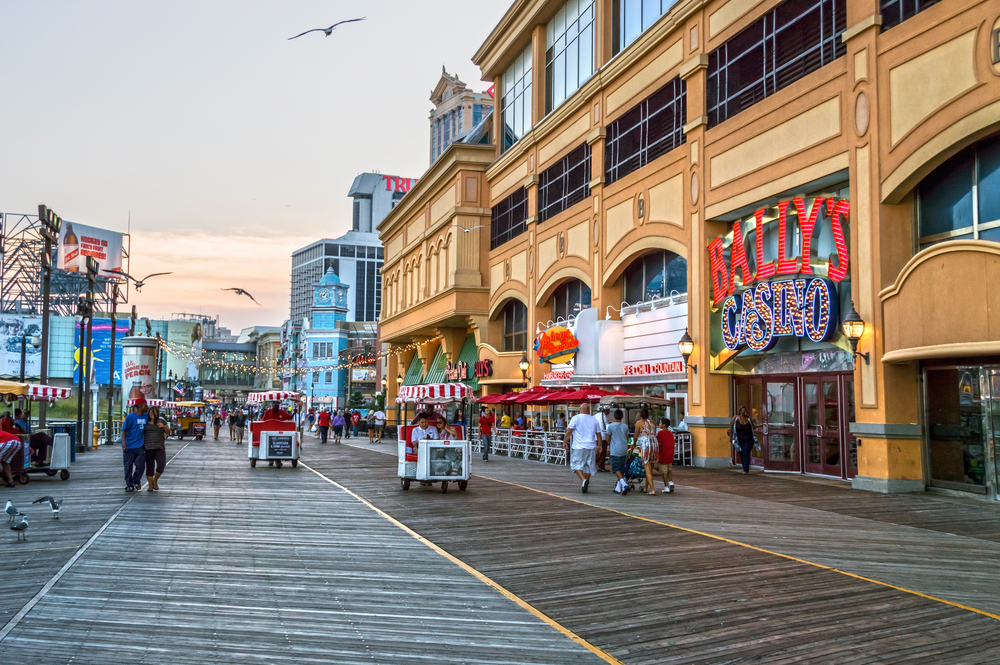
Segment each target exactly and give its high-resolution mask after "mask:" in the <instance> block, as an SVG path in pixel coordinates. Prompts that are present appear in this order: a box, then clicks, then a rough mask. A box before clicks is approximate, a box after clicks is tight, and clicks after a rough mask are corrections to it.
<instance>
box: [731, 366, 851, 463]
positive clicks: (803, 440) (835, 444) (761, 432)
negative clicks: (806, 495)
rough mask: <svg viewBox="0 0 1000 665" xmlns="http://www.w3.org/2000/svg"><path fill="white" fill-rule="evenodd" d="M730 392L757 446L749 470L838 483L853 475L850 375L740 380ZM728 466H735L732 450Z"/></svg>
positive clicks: (746, 377) (788, 376) (843, 373)
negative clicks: (803, 475)
mask: <svg viewBox="0 0 1000 665" xmlns="http://www.w3.org/2000/svg"><path fill="white" fill-rule="evenodd" d="M733 387H734V399H733V403H734V405H735V408H736V411H738V410H739V408H740V407H741V406H745V407H747V411H748V413H749V414H750V418H751V420H752V421H753V423H754V431H755V432H756V433H757V440H758V441H759V442H760V450H759V451H757V450H755V451H754V453H753V459H752V464H753V465H754V466H756V467H760V468H763V469H765V470H767V471H788V472H797V473H810V474H817V475H822V476H832V477H835V478H844V479H849V478H853V477H854V476H855V475H856V474H857V467H858V461H857V460H858V454H857V440H856V439H855V438H854V436H852V435H851V434H850V423H851V422H853V420H854V375H853V373H848V372H842V373H831V374H817V375H810V374H797V375H787V376H741V377H736V378H734V380H733ZM733 461H734V463H737V462H738V461H739V460H738V453H735V451H734V455H733Z"/></svg>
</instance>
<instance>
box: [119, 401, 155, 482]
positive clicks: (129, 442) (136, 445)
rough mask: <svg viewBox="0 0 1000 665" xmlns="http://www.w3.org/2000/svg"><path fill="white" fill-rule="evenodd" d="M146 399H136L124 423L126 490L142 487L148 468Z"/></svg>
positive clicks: (123, 446)
mask: <svg viewBox="0 0 1000 665" xmlns="http://www.w3.org/2000/svg"><path fill="white" fill-rule="evenodd" d="M148 422H149V417H148V416H147V415H146V400H145V399H144V398H142V397H140V398H139V399H137V400H136V401H135V406H134V408H133V409H132V413H130V414H128V415H127V416H125V422H123V423H122V459H123V461H124V463H125V491H126V492H134V491H136V490H137V489H139V488H141V487H142V474H143V472H144V471H145V470H146V450H145V449H144V448H143V444H144V443H145V442H146V431H145V430H146V423H148Z"/></svg>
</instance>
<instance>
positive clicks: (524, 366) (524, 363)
mask: <svg viewBox="0 0 1000 665" xmlns="http://www.w3.org/2000/svg"><path fill="white" fill-rule="evenodd" d="M517 366H518V367H519V368H520V369H521V382H522V383H524V384H525V385H527V384H528V368H529V367H531V363H529V362H528V350H527V349H525V350H524V355H522V356H521V361H520V362H519V363H517Z"/></svg>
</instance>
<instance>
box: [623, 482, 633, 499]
mask: <svg viewBox="0 0 1000 665" xmlns="http://www.w3.org/2000/svg"><path fill="white" fill-rule="evenodd" d="M631 491H632V486H631V485H629V484H628V483H626V484H625V487H623V488H622V496H625V495H626V494H628V493H629V492H631Z"/></svg>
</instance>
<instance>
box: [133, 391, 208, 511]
mask: <svg viewBox="0 0 1000 665" xmlns="http://www.w3.org/2000/svg"><path fill="white" fill-rule="evenodd" d="M216 432H218V430H216ZM169 434H170V425H168V424H167V423H166V422H164V421H163V420H161V419H160V408H159V407H157V406H154V407H151V408H150V409H149V421H148V422H147V423H146V426H145V428H143V435H144V436H143V440H144V443H143V448H144V449H145V451H146V491H147V492H156V491H157V490H159V489H160V486H159V484H158V483H157V481H158V480H159V479H160V476H161V475H162V474H163V469H165V468H166V466H167V445H166V440H167V436H168V435H169Z"/></svg>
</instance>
